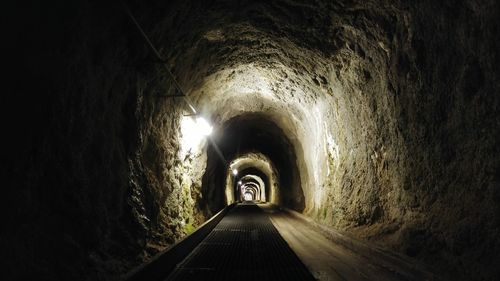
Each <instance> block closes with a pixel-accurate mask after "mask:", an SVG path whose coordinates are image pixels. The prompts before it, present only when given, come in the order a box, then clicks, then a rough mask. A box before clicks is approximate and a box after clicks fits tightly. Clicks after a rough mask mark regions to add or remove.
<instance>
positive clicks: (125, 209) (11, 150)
mask: <svg viewBox="0 0 500 281" xmlns="http://www.w3.org/2000/svg"><path fill="white" fill-rule="evenodd" d="M26 4H27V3H26ZM16 5H17V4H16ZM8 10H9V14H10V16H9V18H8V23H9V29H10V30H9V34H8V37H7V38H8V39H9V40H7V41H8V42H6V45H7V46H8V51H9V52H7V53H8V54H9V58H8V60H7V65H8V66H9V69H10V74H11V75H12V77H11V76H10V75H9V76H8V77H9V78H10V79H9V80H10V81H9V82H10V83H9V84H8V85H7V86H8V87H7V92H8V95H3V96H2V108H3V110H2V124H3V125H4V126H3V128H5V132H8V134H9V135H10V138H8V139H7V141H8V142H7V143H8V144H7V145H6V147H5V148H6V149H4V150H3V151H2V160H3V161H5V164H6V165H5V166H6V169H5V170H4V171H3V172H2V174H3V175H4V179H5V182H6V183H5V185H4V186H5V187H6V193H5V200H6V204H3V206H2V209H3V208H5V214H7V215H6V225H7V228H2V229H4V230H2V232H1V239H0V241H1V245H2V258H1V260H2V269H5V270H6V271H2V272H3V273H2V275H3V276H7V279H9V280H29V279H34V278H35V277H36V279H37V280H113V279H117V278H119V277H120V276H121V275H122V274H124V273H126V272H127V271H128V270H130V269H131V268H132V267H133V266H136V265H138V264H140V263H142V262H144V261H145V260H147V259H148V258H149V257H150V256H151V255H153V254H155V253H156V252H158V251H159V250H161V249H164V248H165V247H167V246H168V245H170V244H172V243H173V242H174V241H175V240H177V239H179V238H180V237H183V236H184V235H185V234H186V233H189V232H191V231H192V230H193V229H194V228H195V227H196V226H197V224H199V223H200V222H201V221H203V220H204V217H203V216H202V215H200V214H198V213H197V212H196V208H194V205H195V202H196V200H197V199H196V198H197V196H199V192H198V190H199V188H200V186H201V181H199V180H197V179H199V178H201V176H200V175H199V173H202V171H203V169H204V166H203V164H204V163H203V161H201V163H198V162H196V161H194V159H195V158H196V157H201V158H203V157H202V156H199V155H183V156H184V158H183V159H180V151H181V149H182V147H181V144H180V143H179V140H180V139H181V137H182V136H181V135H180V134H181V133H180V122H181V116H182V114H183V111H181V110H180V108H183V106H184V105H182V104H181V102H178V101H174V100H172V99H167V98H162V97H159V96H160V95H167V94H171V93H173V88H172V87H171V85H170V84H169V83H170V82H169V80H168V79H167V78H166V75H165V73H164V70H163V69H162V67H161V66H160V65H158V64H156V63H151V61H152V60H153V59H154V57H153V56H152V53H151V51H150V50H149V49H148V46H147V44H145V43H144V41H142V40H143V39H142V38H141V37H140V35H139V34H138V33H137V31H136V30H135V27H134V26H133V25H132V24H131V22H130V20H129V19H128V18H127V17H126V16H125V13H124V12H123V10H121V5H120V4H118V3H107V4H103V3H99V4H97V3H89V2H86V1H78V2H73V3H67V2H66V1H60V2H55V3H31V4H30V5H29V4H27V5H24V4H23V6H21V4H19V6H15V5H14V6H12V7H9V9H8ZM4 266H5V268H4Z"/></svg>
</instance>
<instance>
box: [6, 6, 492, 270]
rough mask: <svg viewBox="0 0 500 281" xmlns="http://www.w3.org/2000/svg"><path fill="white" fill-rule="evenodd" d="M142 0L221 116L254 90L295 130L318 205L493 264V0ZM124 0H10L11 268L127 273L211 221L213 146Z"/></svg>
mask: <svg viewBox="0 0 500 281" xmlns="http://www.w3.org/2000/svg"><path fill="white" fill-rule="evenodd" d="M130 7H131V9H132V10H133V11H134V13H136V15H137V18H138V20H139V21H140V22H141V24H142V25H143V26H144V28H145V29H146V31H147V33H148V34H150V36H151V38H152V40H153V42H154V43H155V44H156V45H157V46H158V47H159V48H160V51H161V52H162V54H164V55H165V57H166V59H167V62H168V66H169V67H170V69H171V70H172V72H174V73H175V74H176V75H177V76H178V78H179V81H180V83H181V85H182V86H183V87H185V90H186V92H188V93H192V92H193V95H194V98H195V100H196V101H197V102H199V104H200V106H201V107H203V105H204V104H205V102H208V101H210V100H212V101H223V102H221V103H220V104H222V105H227V106H228V107H226V108H222V107H221V108H220V109H221V111H220V112H219V113H218V114H219V115H218V116H217V115H213V116H212V117H214V120H219V121H224V120H227V119H229V118H232V117H234V116H238V114H237V113H241V112H244V110H242V109H241V108H239V107H238V105H237V103H236V102H235V101H238V99H237V96H234V95H233V96H231V95H230V94H231V92H234V93H246V92H250V94H251V95H252V96H253V97H255V98H256V99H258V100H257V102H254V100H250V99H245V102H246V103H247V104H245V108H246V109H247V111H248V112H253V113H255V112H257V113H258V112H259V111H261V112H262V111H265V112H266V113H267V114H268V115H269V116H270V117H272V118H273V121H275V123H277V124H279V125H280V126H281V127H282V128H281V129H282V130H284V132H285V134H287V136H288V137H290V138H291V139H292V142H293V145H294V146H295V149H296V156H297V163H296V164H297V166H298V168H299V171H300V172H301V175H300V176H301V179H302V181H301V185H302V186H301V188H302V189H303V190H304V196H305V208H306V209H305V210H306V212H307V214H309V215H311V216H313V217H314V218H315V219H317V220H318V221H320V222H322V223H324V224H327V225H330V226H333V227H337V228H338V229H341V230H346V231H349V232H350V233H352V234H354V235H356V236H358V237H362V238H366V239H370V240H372V241H374V242H379V243H382V244H384V245H387V246H390V247H392V248H394V249H396V250H398V251H400V252H402V253H405V254H408V255H410V256H414V257H416V258H418V259H421V260H423V261H425V262H427V263H429V264H434V265H435V266H436V267H438V268H439V269H440V270H445V271H448V274H449V275H451V276H458V277H460V278H463V279H477V280H481V279H486V280H488V279H495V277H498V275H499V273H498V269H497V268H496V267H495V266H494V265H495V264H498V263H499V261H498V260H499V255H498V254H497V253H498V252H499V245H498V243H499V242H498V241H499V240H498V238H497V237H498V236H499V216H498V214H499V213H500V212H499V209H498V208H499V207H498V206H499V204H498V203H499V202H498V200H499V194H500V192H499V190H500V184H499V182H500V180H499V178H498V176H497V175H496V171H498V168H499V163H498V161H499V160H498V158H497V157H493V156H495V155H498V152H499V151H498V139H499V121H498V103H499V98H498V95H497V94H496V93H497V92H498V89H499V85H498V81H497V80H498V79H497V77H498V66H497V64H495V62H496V61H497V60H498V49H499V48H498V43H497V41H496V40H494V39H493V38H498V37H500V36H499V34H498V33H499V31H498V24H497V22H498V21H497V20H496V17H498V10H499V8H498V3H496V2H495V1H481V2H479V1H441V3H434V2H432V1H421V2H419V3H413V2H411V1H401V2H400V1H338V2H331V1H206V2H205V1H204V2H201V1H192V2H190V1H168V3H165V2H164V1H158V2H157V3H151V5H148V6H146V5H144V4H141V3H135V4H130ZM120 9H121V7H120V5H115V4H93V3H86V2H84V1H82V2H81V3H80V4H75V3H73V4H68V3H63V1H61V3H59V4H46V5H42V4H33V6H30V8H26V6H24V7H17V10H16V11H14V12H13V13H10V16H11V18H10V19H9V21H10V22H12V23H13V24H12V25H9V27H11V28H10V31H11V34H9V35H10V36H9V37H11V38H12V40H8V42H7V43H6V44H7V45H8V46H9V51H10V52H8V54H9V55H10V54H12V55H10V56H9V59H8V65H9V70H11V73H12V74H13V79H10V82H11V83H10V85H9V86H10V87H8V88H7V89H8V92H9V93H11V94H9V95H3V96H2V105H3V106H5V107H6V108H5V110H2V114H3V117H2V122H4V123H5V124H4V126H3V128H5V131H6V132H8V133H9V135H10V137H6V138H5V140H6V141H7V143H8V145H6V146H5V147H6V149H5V150H4V151H2V156H4V155H5V157H2V159H5V161H6V162H7V163H9V165H8V168H7V169H6V170H4V171H2V172H3V173H5V177H4V178H5V179H6V182H7V184H6V186H7V187H8V188H7V193H6V195H5V196H6V198H8V200H9V202H8V204H6V205H4V206H2V207H4V208H6V210H5V213H6V214H9V215H8V216H7V224H8V225H11V226H12V227H10V228H9V230H8V231H5V232H2V234H1V235H2V239H1V243H2V246H4V249H7V250H6V251H5V253H9V252H10V253H14V254H13V255H12V256H11V257H10V258H9V259H8V261H9V263H8V264H7V265H8V267H9V268H10V269H14V270H15V273H14V272H12V274H18V275H17V276H19V273H23V274H25V275H30V274H35V273H36V274H37V275H38V277H39V278H40V279H74V280H78V279H85V278H88V279H93V280H96V279H99V278H108V277H110V276H115V277H116V276H118V275H119V274H121V273H122V272H125V271H126V270H127V269H129V268H130V267H131V266H133V265H134V264H137V263H139V262H141V261H142V260H143V259H147V258H148V256H150V255H151V254H152V253H154V252H156V251H157V250H159V249H162V248H164V247H165V246H166V245H168V244H169V243H172V242H173V241H174V240H175V239H177V238H179V237H181V236H182V235H184V234H185V233H187V232H189V231H190V230H191V229H192V227H193V226H195V225H196V224H197V223H198V222H200V221H202V220H203V219H204V218H203V216H202V215H201V214H200V213H199V212H198V211H197V208H196V206H197V204H198V203H199V202H200V185H201V182H200V179H201V174H202V173H203V169H204V164H205V162H206V160H205V159H204V157H205V156H204V151H203V149H201V150H197V151H195V150H193V153H192V154H189V155H188V154H186V153H185V151H186V150H185V149H184V148H183V147H182V143H181V142H180V141H181V140H182V135H181V131H180V127H182V122H183V119H182V114H183V113H184V112H182V110H181V108H184V107H185V105H182V102H181V101H176V100H171V99H165V98H159V97H158V96H159V95H163V94H168V93H173V87H172V85H171V84H170V82H169V81H168V79H167V78H166V74H165V72H164V70H163V69H162V67H161V66H160V65H158V64H157V62H156V61H155V60H156V58H155V57H154V56H153V55H152V53H151V52H150V50H149V49H148V47H147V46H146V45H145V44H144V43H143V42H142V39H141V38H140V36H139V34H137V33H136V32H134V27H133V26H132V25H131V23H130V21H129V20H128V19H127V18H126V17H125V16H124V14H123V13H122V11H120ZM249 65H250V66H252V67H253V66H255V68H254V69H257V70H259V71H258V72H253V73H245V72H240V70H241V69H243V70H244V67H246V66H249ZM10 66H11V67H10ZM241 66H243V68H242V67H241ZM247 74H252V75H254V76H255V77H257V78H259V75H261V76H262V77H264V78H267V80H266V79H263V80H258V79H257V80H254V79H253V78H252V77H250V78H248V77H249V76H247ZM238 75H240V76H246V77H247V78H244V77H243V78H242V80H238V79H236V80H235V79H233V78H231V77H237V76H238ZM226 76H227V77H226ZM231 79H233V80H231ZM245 79H246V80H245ZM228 81H236V82H241V81H243V82H244V83H246V85H245V87H246V88H245V87H243V88H237V87H233V88H231V87H230V86H227V85H226V84H225V83H222V82H228ZM262 81H263V82H262ZM256 82H259V83H256ZM261 82H262V83H261ZM210 83H212V86H211V87H210V88H208V90H210V89H217V88H219V87H220V88H223V89H225V90H227V91H225V92H224V91H222V92H216V91H213V93H211V92H210V91H208V92H204V91H203V90H204V87H205V85H210ZM234 84H235V85H236V84H237V83H234ZM261 85H265V87H261ZM224 87H225V88H224ZM223 95H229V96H223ZM276 101H277V102H278V103H275V102H276ZM207 104H208V106H207V108H206V110H208V111H209V110H215V109H216V108H210V107H211V106H210V103H207ZM246 106H248V107H246ZM245 108H244V109H245ZM13 116H14V118H13ZM13 119H14V120H13ZM312 125H314V128H316V129H314V130H317V131H315V132H314V133H312V132H311V130H310V128H311V127H312ZM179 156H182V157H179ZM301 161H302V162H301ZM209 164H210V163H209ZM193 206H195V208H192V207H193ZM174 217H175V218H174ZM49 253H50V254H49ZM24 277H26V276H24Z"/></svg>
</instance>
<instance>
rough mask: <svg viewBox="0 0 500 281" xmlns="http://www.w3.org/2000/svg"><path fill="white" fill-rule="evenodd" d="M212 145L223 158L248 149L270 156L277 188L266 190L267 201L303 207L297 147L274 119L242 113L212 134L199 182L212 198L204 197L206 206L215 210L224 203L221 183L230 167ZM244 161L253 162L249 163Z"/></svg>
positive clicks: (245, 151)
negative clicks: (201, 178) (267, 193)
mask: <svg viewBox="0 0 500 281" xmlns="http://www.w3.org/2000/svg"><path fill="white" fill-rule="evenodd" d="M214 145H215V146H216V147H218V149H219V150H220V152H221V153H222V155H223V156H224V157H225V158H226V159H232V160H233V161H235V160H238V159H239V158H240V157H241V156H244V155H248V154H251V153H253V154H260V155H263V156H264V157H265V158H267V159H269V160H268V161H269V162H270V163H272V166H274V168H273V169H272V170H273V171H275V173H276V176H277V182H278V184H279V187H280V191H277V189H276V191H275V192H273V191H270V192H269V195H270V196H271V200H270V201H274V202H275V203H277V204H283V205H285V206H287V207H290V208H292V209H296V210H299V211H302V210H303V209H304V207H305V200H304V191H303V190H302V187H301V174H300V172H299V169H298V167H297V156H296V148H295V147H294V146H293V145H292V143H291V141H290V139H289V137H288V136H287V135H286V134H285V132H284V131H283V130H282V129H281V128H280V127H279V126H278V125H277V124H276V123H275V122H274V121H272V120H271V119H270V118H269V117H267V116H266V115H264V114H259V113H249V114H242V115H238V116H236V117H233V118H231V119H229V120H228V121H227V122H225V123H224V124H223V125H221V126H220V128H219V129H218V130H217V133H216V134H215V136H214V137H212V139H211V145H209V146H208V147H207V167H206V171H205V174H204V176H203V185H202V193H203V194H204V198H211V200H208V199H207V200H206V201H205V203H206V205H205V208H206V209H208V210H210V211H212V212H214V211H215V210H217V209H220V208H221V207H222V206H223V205H224V203H227V202H224V201H223V198H224V196H223V194H222V192H224V191H223V189H224V188H223V187H224V184H223V182H221V179H227V177H228V171H229V167H226V165H227V164H226V163H223V162H222V161H221V160H220V157H219V156H218V154H217V149H216V148H215V146H214ZM231 163H232V161H231ZM245 165H246V166H247V167H251V166H252V165H249V164H248V163H247V164H245ZM240 168H241V167H240ZM213 202H216V203H213Z"/></svg>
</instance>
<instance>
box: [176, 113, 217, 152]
mask: <svg viewBox="0 0 500 281" xmlns="http://www.w3.org/2000/svg"><path fill="white" fill-rule="evenodd" d="M210 133H212V126H210V124H209V123H208V122H207V121H206V120H205V119H203V118H202V117H198V118H196V120H195V119H193V118H192V117H187V116H185V117H183V118H182V122H181V134H182V138H181V145H182V149H181V158H184V156H185V155H186V154H187V153H189V151H191V152H193V153H196V152H197V151H198V150H199V148H200V144H201V143H202V141H203V139H204V138H205V136H208V135H210Z"/></svg>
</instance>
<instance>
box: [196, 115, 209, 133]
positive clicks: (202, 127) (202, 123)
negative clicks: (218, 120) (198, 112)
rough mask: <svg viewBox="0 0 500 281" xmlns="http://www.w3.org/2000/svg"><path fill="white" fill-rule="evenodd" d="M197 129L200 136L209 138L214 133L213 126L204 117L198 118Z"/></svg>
mask: <svg viewBox="0 0 500 281" xmlns="http://www.w3.org/2000/svg"><path fill="white" fill-rule="evenodd" d="M196 125H197V127H198V128H197V129H198V131H199V133H200V134H202V135H204V136H208V135H210V134H211V133H212V126H210V124H209V123H208V122H207V120H205V118H203V117H198V118H196Z"/></svg>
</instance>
